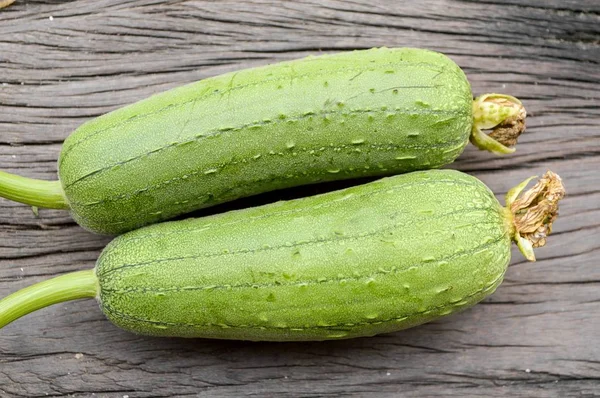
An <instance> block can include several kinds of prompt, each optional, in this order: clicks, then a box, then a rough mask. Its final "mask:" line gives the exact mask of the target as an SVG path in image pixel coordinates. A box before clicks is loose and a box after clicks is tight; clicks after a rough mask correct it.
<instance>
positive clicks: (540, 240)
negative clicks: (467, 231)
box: [506, 171, 565, 261]
mask: <svg viewBox="0 0 600 398" xmlns="http://www.w3.org/2000/svg"><path fill="white" fill-rule="evenodd" d="M534 178H536V177H530V178H528V179H526V180H525V181H523V182H522V183H520V184H519V185H517V186H516V187H514V188H513V189H511V190H510V191H508V193H507V194H506V208H507V209H508V210H509V211H510V213H511V214H512V223H513V226H514V235H513V240H514V241H515V242H516V243H517V246H518V247H519V250H520V251H521V253H523V255H524V256H525V258H527V260H529V261H535V254H534V253H533V249H534V248H536V247H542V246H544V245H545V244H546V238H547V237H548V235H550V233H551V232H552V223H553V222H554V220H556V218H557V217H558V202H559V201H560V200H561V199H562V198H563V197H564V196H565V187H564V186H563V183H562V180H561V178H560V177H559V176H558V174H555V173H553V172H551V171H547V172H546V174H544V176H543V177H542V178H541V179H540V180H539V181H538V182H537V183H536V184H535V185H534V186H533V188H531V189H529V190H528V191H525V192H523V190H524V189H525V187H526V186H527V184H529V182H530V181H531V180H533V179H534Z"/></svg>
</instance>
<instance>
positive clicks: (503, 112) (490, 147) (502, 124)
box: [470, 94, 527, 155]
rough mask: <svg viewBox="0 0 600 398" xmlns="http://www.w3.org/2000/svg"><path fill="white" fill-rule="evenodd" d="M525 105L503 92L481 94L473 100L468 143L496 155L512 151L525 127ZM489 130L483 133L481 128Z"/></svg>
mask: <svg viewBox="0 0 600 398" xmlns="http://www.w3.org/2000/svg"><path fill="white" fill-rule="evenodd" d="M526 117H527V112H526V111H525V107H524V106H523V104H522V103H521V101H519V100H518V99H517V98H515V97H512V96H510V95H504V94H484V95H481V96H479V97H477V98H475V100H474V101H473V128H472V131H471V137H470V140H471V143H472V144H473V145H475V146H476V147H477V148H479V149H484V150H487V151H490V152H492V153H495V154H497V155H506V154H509V153H513V152H514V151H515V148H512V147H514V146H515V145H516V144H517V139H518V138H519V136H520V135H521V134H522V133H523V132H524V131H525V118H526ZM490 129H491V130H492V131H491V132H490V133H489V134H486V133H485V132H484V130H490Z"/></svg>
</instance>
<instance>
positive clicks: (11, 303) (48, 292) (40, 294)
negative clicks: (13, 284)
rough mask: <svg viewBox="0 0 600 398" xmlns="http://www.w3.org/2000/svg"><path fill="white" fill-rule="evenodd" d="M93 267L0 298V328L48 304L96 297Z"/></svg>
mask: <svg viewBox="0 0 600 398" xmlns="http://www.w3.org/2000/svg"><path fill="white" fill-rule="evenodd" d="M97 282H98V279H97V278H96V274H95V273H94V270H93V269H91V270H85V271H77V272H71V273H69V274H66V275H61V276H57V277H55V278H52V279H49V280H47V281H43V282H40V283H36V284H35V285H32V286H29V287H26V288H25V289H21V290H19V291H17V292H15V293H13V294H11V295H9V296H8V297H5V298H3V299H2V300H0V329H1V328H3V327H4V326H6V325H8V324H9V323H11V322H12V321H14V320H16V319H19V318H20V317H22V316H25V315H27V314H29V313H31V312H33V311H37V310H39V309H42V308H44V307H48V306H49V305H52V304H58V303H62V302H64V301H69V300H77V299H82V298H92V297H96V295H97V293H98V283H97Z"/></svg>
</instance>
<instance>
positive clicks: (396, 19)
mask: <svg viewBox="0 0 600 398" xmlns="http://www.w3.org/2000/svg"><path fill="white" fill-rule="evenodd" d="M373 46H389V47H392V46H416V47H426V48H430V49H435V50H439V51H442V52H444V53H446V54H448V55H449V56H451V57H452V58H453V59H454V60H455V61H456V62H457V63H458V64H459V65H461V66H462V67H463V68H464V70H465V72H466V73H467V75H468V76H469V79H470V81H471V83H472V86H473V92H474V93H475V94H481V93H484V92H503V93H509V94H512V95H515V96H518V97H519V98H521V99H522V100H523V101H524V103H525V105H526V107H527V109H528V111H529V119H528V120H529V122H528V130H527V132H526V134H525V135H523V136H522V138H521V140H520V144H519V147H518V152H517V153H516V154H515V155H512V156H508V157H504V158H496V157H494V156H491V155H490V154H488V153H483V152H479V151H477V150H476V149H475V148H473V147H469V148H468V149H467V150H466V151H465V153H464V154H463V155H462V156H461V157H460V159H459V161H458V162H456V163H455V164H454V165H452V166H451V167H455V168H458V169H460V170H463V171H467V172H470V173H472V174H474V175H475V176H477V177H479V178H481V179H482V180H483V181H484V182H486V183H487V184H488V185H489V186H490V187H491V188H492V189H493V190H494V192H495V193H497V194H498V195H499V197H500V196H501V195H503V194H504V193H505V192H506V191H507V190H508V189H509V188H510V187H511V186H513V185H515V184H516V183H518V182H520V181H521V180H523V179H525V178H526V177H528V176H530V175H535V174H539V175H541V174H542V173H543V172H544V171H545V170H547V169H552V170H553V171H555V172H557V173H558V174H560V175H561V176H562V177H563V180H564V182H565V184H566V187H567V192H568V196H567V197H566V198H565V199H564V201H563V203H562V208H561V215H560V218H559V221H558V222H557V223H556V224H555V233H554V235H553V236H551V237H550V239H549V240H548V245H547V246H546V247H544V248H542V249H540V250H538V251H537V256H538V258H539V261H538V262H537V263H527V262H526V261H524V259H523V257H522V256H521V255H520V253H518V252H517V251H516V250H513V261H512V266H511V267H510V269H509V271H508V273H507V277H506V281H505V282H504V284H503V285H502V286H501V287H500V288H499V289H498V291H497V292H496V293H495V294H494V295H493V296H492V297H490V298H489V299H487V300H485V302H483V303H482V304H480V305H478V306H476V307H474V308H473V309H471V310H468V311H466V312H464V313H462V314H459V315H455V316H451V317H449V318H446V319H443V320H440V321H438V322H434V323H431V324H428V325H424V326H422V327H418V328H415V329H412V330H408V331H404V332H399V333H394V334H390V335H382V336H378V337H374V338H364V339H357V340H347V341H338V342H325V343H302V344H299V343H298V344H297V343H294V344H282V343H280V344H273V343H246V342H227V341H215V340H183V339H171V340H169V339H162V340H161V339H152V338H144V337H137V336H134V335H131V334H128V333H126V332H123V331H121V330H119V329H117V328H116V327H114V326H112V325H111V324H110V323H109V322H108V321H106V320H105V319H104V317H103V315H102V314H101V313H100V311H99V310H98V308H97V305H96V303H95V302H94V301H93V300H88V301H79V302H70V303H65V304H61V305H56V306H54V307H50V308H47V309H45V310H42V311H40V312H37V313H35V314H32V315H30V316H27V317H26V318H23V319H21V320H19V321H17V322H15V323H13V324H12V325H9V326H8V327H6V328H5V329H2V330H1V331H0V396H2V397H46V396H52V397H62V396H69V397H70V396H76V397H88V396H95V397H126V396H129V397H130V398H133V397H180V396H225V397H236V396H241V395H244V394H245V395H249V396H273V397H287V396H303V397H313V396H336V397H337V396H373V397H386V396H390V397H392V396H394V397H395V396H406V397H428V396H437V395H439V394H445V395H449V396H455V397H466V396H489V397H506V396H517V397H534V396H535V397H591V396H600V239H599V238H598V236H599V232H600V109H599V108H598V106H599V104H600V102H599V98H600V94H599V93H600V2H599V1H598V0H587V1H584V0H504V1H500V0H497V1H493V2H492V1H449V0H432V1H406V2H405V1H396V0H389V1H385V0H368V1H358V0H354V1H341V0H340V1H337V0H312V1H310V0H302V1H275V0H271V1H269V0H252V1H241V0H238V1H181V0H171V1H158V0H96V1H93V0H77V1H59V0H45V1H23V0H17V2H16V3H14V4H13V5H12V6H10V7H9V8H7V9H5V10H2V11H0V169H2V170H7V171H10V172H14V173H18V174H21V175H26V176H29V177H34V178H43V179H55V178H56V159H57V158H58V154H59V151H60V148H61V143H62V141H63V140H64V139H65V137H67V135H68V134H69V132H70V131H72V130H73V129H74V128H76V127H77V126H78V125H79V124H81V123H83V122H84V121H86V120H89V119H91V118H93V117H95V116H98V115H100V114H103V113H105V112H108V111H110V110H113V109H115V108H117V107H120V106H122V105H125V104H128V103H131V102H133V101H136V100H138V99H142V98H144V97H146V96H148V95H150V94H152V93H156V92H159V91H162V90H165V89H168V88H171V87H174V86H177V85H181V84H183V83H188V82H192V81H195V80H198V79H201V78H205V77H208V76H213V75H216V74H219V73H223V72H227V71H232V70H235V69H238V68H242V67H249V66H255V65H263V64H266V63H269V62H274V61H279V60H288V59H293V58H298V57H303V56H306V55H308V54H318V53H320V52H334V51H341V50H350V49H355V48H369V47H373ZM320 189H323V188H322V187H318V188H315V187H312V188H303V189H300V190H292V191H288V192H284V193H280V194H277V195H267V196H263V197H260V198H254V199H251V200H245V201H241V202H238V203H236V204H234V205H233V206H238V207H240V206H248V205H250V204H254V203H259V202H266V201H269V200H274V199H275V198H279V197H292V196H295V195H300V194H304V195H305V194H307V193H314V192H317V191H318V190H320ZM225 208H226V207H225ZM219 210H223V207H222V208H220V209H219ZM213 211H216V210H213ZM108 241H109V239H108V238H106V237H99V236H94V235H92V234H90V233H87V232H85V231H83V230H82V229H81V228H79V227H78V226H77V225H76V224H74V223H73V221H72V220H71V218H70V217H69V215H68V214H66V213H65V212H60V211H48V210H41V211H40V217H39V218H35V217H34V215H33V214H32V212H31V209H30V208H28V207H26V206H23V205H19V204H15V203H11V202H8V201H6V200H0V296H5V295H7V294H9V293H11V292H14V291H16V290H17V289H20V288H23V287H25V286H28V285H30V284H32V283H34V282H38V281H41V280H44V279H47V278H49V277H51V276H54V275H58V274H62V273H65V272H68V271H75V270H79V269H84V268H91V267H93V265H94V261H95V259H96V258H97V256H98V254H99V253H100V250H101V249H102V247H103V246H104V245H105V244H106V243H107V242H108Z"/></svg>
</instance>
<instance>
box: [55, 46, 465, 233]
mask: <svg viewBox="0 0 600 398" xmlns="http://www.w3.org/2000/svg"><path fill="white" fill-rule="evenodd" d="M471 108H472V94H471V89H470V85H469V83H468V81H467V79H466V77H465V75H464V73H463V72H462V71H461V69H460V68H459V67H458V66H457V65H456V64H455V63H454V62H453V61H451V60H450V59H449V58H447V57H446V56H444V55H442V54H439V53H435V52H431V51H426V50H420V49H372V50H364V51H354V52H346V53H340V54H335V55H327V56H321V57H312V58H305V59H302V60H296V61H292V62H287V63H280V64H275V65H271V66H266V67H262V68H256V69H248V70H242V71H239V72H235V73H230V74H226V75H222V76H217V77H214V78H210V79H206V80H203V81H200V82H197V83H194V84H191V85H188V86H184V87H181V88H177V89H174V90H171V91H168V92H165V93H162V94H159V95H156V96H153V97H151V98H149V99H147V100H144V101H141V102H138V103H136V104H134V105H131V106H128V107H126V108H123V109H120V110H117V111H115V112H112V113H109V114H107V115H105V116H102V117H99V118H97V119H94V120H92V121H90V122H88V123H86V124H84V125H82V126H81V127H80V128H79V129H77V130H76V131H75V132H74V133H73V134H72V135H71V136H70V137H69V138H68V139H67V140H66V141H65V144H64V146H63V150H62V153H61V156H60V159H59V177H60V180H61V183H62V186H63V189H64V191H65V195H66V198H67V200H68V202H69V205H70V207H71V209H72V214H73V217H74V218H75V219H76V220H77V222H78V223H79V224H81V225H82V226H83V227H85V228H87V229H90V230H92V231H95V232H100V233H107V234H116V233H121V232H124V231H127V230H131V229H134V228H137V227H139V226H142V225H146V224H149V223H153V222H158V221H162V220H165V219H168V218H171V217H173V216H175V215H179V214H183V213H186V212H189V211H192V210H195V209H198V208H202V207H207V206H211V205H214V204H217V203H221V202H225V201H228V200H232V199H235V198H239V197H243V196H249V195H253V194H257V193H260V192H265V191H269V190H273V189H279V188H284V187H289V186H295V185H301V184H308V183H313V182H319V181H327V180H336V179H345V178H353V177H360V176H372V175H386V174H396V173H400V172H406V171H411V170H417V169H426V168H436V167H440V166H442V165H444V164H447V163H450V162H452V161H453V160H454V159H455V158H456V157H457V156H458V155H459V154H460V153H461V152H462V150H463V148H464V147H465V145H466V143H467V142H468V136H469V134H470V131H471V125H472V109H471Z"/></svg>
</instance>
